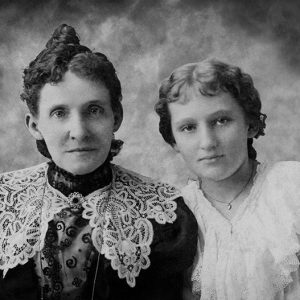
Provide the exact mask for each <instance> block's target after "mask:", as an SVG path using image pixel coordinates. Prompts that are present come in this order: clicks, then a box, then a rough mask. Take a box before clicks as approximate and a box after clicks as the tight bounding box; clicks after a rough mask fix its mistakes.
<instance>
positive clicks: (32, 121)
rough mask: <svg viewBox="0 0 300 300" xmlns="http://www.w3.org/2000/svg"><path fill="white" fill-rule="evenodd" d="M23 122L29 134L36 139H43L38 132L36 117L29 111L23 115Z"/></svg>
mask: <svg viewBox="0 0 300 300" xmlns="http://www.w3.org/2000/svg"><path fill="white" fill-rule="evenodd" d="M25 124H26V127H27V128H28V130H29V132H30V133H31V135H32V136H33V137H34V138H35V139H36V140H43V139H44V138H43V136H42V134H41V133H40V131H39V129H38V121H37V118H36V117H34V116H33V115H32V114H31V113H28V114H26V116H25Z"/></svg>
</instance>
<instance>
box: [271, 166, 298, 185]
mask: <svg viewBox="0 0 300 300" xmlns="http://www.w3.org/2000/svg"><path fill="white" fill-rule="evenodd" d="M267 178H268V179H269V180H276V181H277V180H281V181H285V182H289V181H295V180H296V181H297V180H298V181H299V182H300V162H298V161H279V162H276V163H273V164H272V165H270V166H269V171H268V173H267Z"/></svg>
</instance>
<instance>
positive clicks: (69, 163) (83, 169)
mask: <svg viewBox="0 0 300 300" xmlns="http://www.w3.org/2000/svg"><path fill="white" fill-rule="evenodd" d="M67 156H69V157H65V159H63V160H61V161H58V160H55V157H52V159H53V161H54V163H55V164H56V165H57V166H59V167H60V168H62V169H64V170H65V171H67V172H70V173H72V174H73V175H85V174H89V173H91V172H93V171H95V170H96V169H97V168H98V167H100V166H101V165H102V164H103V163H104V162H105V161H106V159H107V157H108V153H107V154H106V153H105V154H103V156H100V157H99V156H98V155H96V153H85V152H78V153H71V154H69V155H67Z"/></svg>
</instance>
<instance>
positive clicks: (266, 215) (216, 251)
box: [183, 162, 300, 300]
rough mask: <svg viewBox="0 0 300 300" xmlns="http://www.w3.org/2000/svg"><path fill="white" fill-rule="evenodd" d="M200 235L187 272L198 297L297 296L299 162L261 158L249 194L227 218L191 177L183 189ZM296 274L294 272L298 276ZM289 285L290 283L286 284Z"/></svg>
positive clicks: (299, 290)
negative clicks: (191, 268)
mask: <svg viewBox="0 0 300 300" xmlns="http://www.w3.org/2000/svg"><path fill="white" fill-rule="evenodd" d="M183 195H184V198H185V200H186V202H187V204H188V206H189V207H190V209H191V210H192V212H194V214H195V216H196V219H197V221H198V225H199V227H200V229H201V232H202V233H203V236H204V244H202V245H200V246H199V248H198V254H199V259H198V260H197V261H196V262H195V264H194V272H193V275H192V280H193V289H194V293H200V290H201V299H204V300H206V299H210V300H211V299H218V300H220V299H230V300H240V299H247V300H258V299H261V300H274V299H276V300H277V299H278V300H279V299H285V300H286V299H289V300H290V299H293V300H294V299H299V297H300V283H299V282H298V281H296V282H293V288H287V289H285V288H286V287H288V285H289V284H290V283H291V282H292V281H293V277H295V276H298V275H297V274H298V273H299V259H298V257H297V255H298V254H299V251H300V218H299V216H300V204H299V198H300V164H299V163H296V162H293V163H291V162H282V163H277V164H275V165H274V166H267V165H266V164H261V165H260V166H259V167H258V170H257V175H256V177H255V179H254V186H253V188H252V190H251V192H250V195H249V196H248V197H247V199H245V201H244V203H243V204H242V205H241V206H240V207H239V210H238V212H237V214H236V215H235V216H234V218H233V219H232V220H231V221H228V220H226V219H225V218H224V217H223V216H222V215H221V214H220V213H219V212H218V211H217V210H216V209H215V208H214V207H213V206H212V205H211V204H210V202H209V201H207V200H206V198H205V197H204V195H203V193H202V192H201V190H199V187H198V185H197V183H196V182H192V183H190V184H189V185H188V186H186V187H185V188H184V190H183ZM298 277H299V276H298ZM289 287H290V285H289Z"/></svg>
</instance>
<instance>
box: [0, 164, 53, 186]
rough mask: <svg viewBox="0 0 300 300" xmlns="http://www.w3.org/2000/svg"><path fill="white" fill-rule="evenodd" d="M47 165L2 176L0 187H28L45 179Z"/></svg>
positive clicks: (0, 177)
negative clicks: (29, 184) (27, 185)
mask: <svg viewBox="0 0 300 300" xmlns="http://www.w3.org/2000/svg"><path fill="white" fill-rule="evenodd" d="M47 166H48V165H47V163H42V164H39V165H36V166H32V167H29V168H25V169H19V170H15V171H10V172H5V173H2V174H0V186H4V185H10V186H17V185H26V184H28V183H32V182H34V181H38V180H40V179H41V178H45V172H46V170H47Z"/></svg>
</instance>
